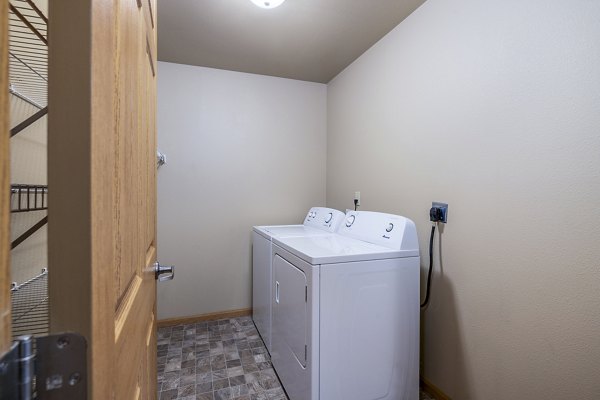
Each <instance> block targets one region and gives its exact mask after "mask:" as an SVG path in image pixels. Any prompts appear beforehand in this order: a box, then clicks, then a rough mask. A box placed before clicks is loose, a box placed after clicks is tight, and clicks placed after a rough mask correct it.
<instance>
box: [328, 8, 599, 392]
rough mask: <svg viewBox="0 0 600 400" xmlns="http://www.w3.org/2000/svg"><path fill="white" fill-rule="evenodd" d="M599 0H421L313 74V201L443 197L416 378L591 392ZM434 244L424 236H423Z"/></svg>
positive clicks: (407, 205) (449, 388)
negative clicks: (319, 177)
mask: <svg viewBox="0 0 600 400" xmlns="http://www.w3.org/2000/svg"><path fill="white" fill-rule="evenodd" d="M599 133H600V2H598V1H586V0H571V1H558V0H551V1H548V0H529V1H519V0H508V1H481V0H455V1H443V0H429V1H427V2H426V3H425V4H424V5H423V6H421V7H420V8H419V9H418V10H417V11H416V12H415V13H413V14H412V15H411V16H409V17H408V18H407V19H406V20H405V21H404V22H402V23H401V24H400V25H399V26H398V27H396V28H395V29H394V30H393V31H392V32H391V33H390V34H389V35H387V36H386V37H385V38H384V39H382V40H381V41H380V42H379V43H377V44H376V45H375V46H374V47H372V48H371V49H370V50H369V51H367V52H366V53H365V54H364V55H363V56H361V57H360V58H359V59H358V60H357V61H356V62H354V64H352V65H351V66H350V67H348V68H347V69H346V70H345V71H343V72H342V73H341V74H340V75H339V76H338V77H337V78H336V79H334V80H333V81H332V82H331V83H330V84H329V86H328V153H327V157H328V158H327V205H328V206H329V207H335V208H340V209H343V208H346V207H350V206H351V205H352V196H353V193H354V191H357V190H360V191H361V194H362V204H363V209H368V210H380V211H386V212H392V213H398V214H403V215H406V216H408V217H410V218H412V219H413V220H414V221H415V222H416V224H417V228H418V230H419V234H420V244H421V251H422V255H423V256H424V257H423V261H422V272H423V274H422V276H423V277H424V273H425V267H426V254H427V253H426V247H427V241H428V233H429V229H430V225H429V223H428V215H427V212H428V209H429V207H430V204H431V201H432V200H435V201H446V202H448V203H449V204H450V210H449V222H448V225H447V226H445V229H444V232H443V234H442V244H443V246H442V247H443V255H442V261H443V263H442V266H440V261H439V258H438V257H437V256H436V265H435V274H434V276H433V286H432V289H433V294H432V299H431V302H432V303H431V306H430V307H429V309H428V310H427V311H426V312H425V313H424V314H423V317H424V323H423V327H424V344H423V346H424V348H423V352H424V359H423V362H424V376H425V377H426V378H428V379H430V380H431V381H432V382H433V383H434V384H436V385H438V386H439V387H440V388H441V389H442V390H444V391H445V392H446V393H447V394H448V395H450V396H451V397H452V398H454V399H460V400H466V399H482V400H483V399H485V400H493V399H498V400H500V399H502V400H505V399H512V400H516V399H533V398H536V399H538V398H539V399H557V400H558V399H575V398H577V399H583V398H588V399H598V398H600V261H599V260H600V227H599V225H598V224H599V222H600V208H598V204H599V203H600V134H599ZM438 250H439V249H438Z"/></svg>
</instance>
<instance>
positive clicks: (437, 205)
mask: <svg viewBox="0 0 600 400" xmlns="http://www.w3.org/2000/svg"><path fill="white" fill-rule="evenodd" d="M431 208H432V209H433V208H438V209H440V210H441V217H440V219H439V220H438V222H443V223H444V224H445V223H446V221H447V220H448V204H446V203H438V202H437V201H434V202H432V203H431ZM430 215H431V214H430Z"/></svg>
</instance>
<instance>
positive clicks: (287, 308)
mask: <svg viewBox="0 0 600 400" xmlns="http://www.w3.org/2000/svg"><path fill="white" fill-rule="evenodd" d="M273 274H274V282H275V293H274V301H273V342H277V348H275V346H276V345H275V343H273V353H277V355H276V356H274V357H275V358H277V359H280V360H281V362H282V363H283V364H286V363H292V364H293V363H296V365H297V363H299V364H300V365H301V366H302V367H306V345H307V342H306V339H307V337H306V335H307V318H308V316H307V312H308V310H307V299H306V290H307V282H306V275H305V274H304V272H303V271H302V270H300V269H298V268H296V267H295V266H294V265H293V264H291V263H289V262H288V261H286V260H285V259H283V258H282V257H281V256H279V255H278V254H275V256H274V257H273ZM291 366H292V365H290V367H291ZM284 368H285V367H284Z"/></svg>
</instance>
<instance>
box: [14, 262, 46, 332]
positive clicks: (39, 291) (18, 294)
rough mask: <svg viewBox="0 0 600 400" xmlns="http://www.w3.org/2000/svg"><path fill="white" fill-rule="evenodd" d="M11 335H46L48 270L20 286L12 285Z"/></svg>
mask: <svg viewBox="0 0 600 400" xmlns="http://www.w3.org/2000/svg"><path fill="white" fill-rule="evenodd" d="M11 300H12V335H13V339H14V338H17V337H18V336H21V335H34V336H39V335H45V334H47V333H48V328H49V318H48V270H47V269H46V268H44V269H43V270H42V273H41V274H39V275H38V276H36V277H34V278H32V279H30V280H28V281H27V282H24V283H22V284H20V285H16V284H13V287H12V288H11Z"/></svg>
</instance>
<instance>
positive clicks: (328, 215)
mask: <svg viewBox="0 0 600 400" xmlns="http://www.w3.org/2000/svg"><path fill="white" fill-rule="evenodd" d="M332 219H333V213H329V214H327V216H326V217H325V223H326V224H328V223H330V222H331V220H332Z"/></svg>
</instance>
